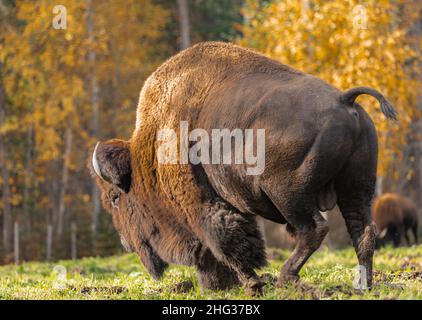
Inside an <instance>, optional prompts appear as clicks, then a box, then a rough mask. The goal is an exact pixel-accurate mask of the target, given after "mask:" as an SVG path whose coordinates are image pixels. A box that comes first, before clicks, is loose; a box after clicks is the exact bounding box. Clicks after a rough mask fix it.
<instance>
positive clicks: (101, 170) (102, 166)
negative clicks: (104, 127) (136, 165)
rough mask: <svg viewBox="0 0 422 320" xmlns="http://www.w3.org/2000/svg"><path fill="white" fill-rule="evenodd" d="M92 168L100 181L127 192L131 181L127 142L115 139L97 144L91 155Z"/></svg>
mask: <svg viewBox="0 0 422 320" xmlns="http://www.w3.org/2000/svg"><path fill="white" fill-rule="evenodd" d="M92 167H93V169H94V172H95V173H96V174H97V176H99V177H100V178H101V179H103V180H105V181H107V182H109V183H111V184H113V185H115V186H117V187H118V188H120V189H121V190H122V191H124V192H125V193H128V192H129V190H130V184H131V180H132V170H131V166H130V150H129V142H127V141H123V140H117V139H112V140H109V141H106V142H98V143H97V145H96V146H95V149H94V153H93V154H92Z"/></svg>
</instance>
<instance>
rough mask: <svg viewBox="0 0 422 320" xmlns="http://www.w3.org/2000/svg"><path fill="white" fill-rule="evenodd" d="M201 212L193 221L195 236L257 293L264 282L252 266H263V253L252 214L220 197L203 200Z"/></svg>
mask: <svg viewBox="0 0 422 320" xmlns="http://www.w3.org/2000/svg"><path fill="white" fill-rule="evenodd" d="M201 216H202V218H201V219H199V220H196V221H195V224H194V229H195V230H196V233H197V236H198V237H199V238H200V239H201V240H202V241H203V243H204V244H205V246H207V247H208V248H209V249H210V250H211V252H212V254H213V256H214V257H215V258H216V259H217V260H218V261H219V262H221V263H222V264H224V265H225V266H226V267H227V268H229V269H230V270H233V271H234V272H235V273H236V275H237V278H238V280H239V281H240V283H241V284H242V285H243V286H244V287H245V288H246V290H247V291H248V292H250V293H252V294H255V293H260V292H261V290H262V287H263V286H264V284H263V283H262V282H261V280H260V279H259V277H258V275H257V274H256V273H255V271H254V268H260V267H262V266H264V265H265V264H266V257H265V243H264V240H263V237H262V235H261V232H260V230H259V228H258V225H257V223H256V217H255V216H253V215H250V214H242V213H240V212H238V211H237V210H236V209H234V208H233V207H232V206H230V205H229V204H227V203H225V202H223V201H217V202H214V203H211V204H206V205H205V206H204V207H203V208H202V212H201ZM219 268H221V267H219Z"/></svg>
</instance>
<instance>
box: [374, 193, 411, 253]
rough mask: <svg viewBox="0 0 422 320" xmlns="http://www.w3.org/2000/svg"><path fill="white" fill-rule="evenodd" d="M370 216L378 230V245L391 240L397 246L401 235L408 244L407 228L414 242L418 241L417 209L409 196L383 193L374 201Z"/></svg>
mask: <svg viewBox="0 0 422 320" xmlns="http://www.w3.org/2000/svg"><path fill="white" fill-rule="evenodd" d="M372 218H373V220H374V222H375V224H376V225H377V227H378V230H379V231H380V232H379V235H378V239H377V245H378V246H382V245H385V244H386V243H388V242H390V241H392V242H393V245H394V246H395V247H398V246H399V245H400V243H401V239H402V236H403V235H404V237H405V239H406V242H407V244H408V245H410V239H409V235H408V232H409V230H410V231H412V233H413V237H414V240H415V243H417V242H418V209H417V207H416V204H415V203H414V202H413V201H412V200H410V199H409V198H406V197H403V196H401V195H399V194H396V193H385V194H383V195H382V196H380V197H378V198H377V199H376V200H375V201H374V204H373V206H372Z"/></svg>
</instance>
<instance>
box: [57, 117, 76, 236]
mask: <svg viewBox="0 0 422 320" xmlns="http://www.w3.org/2000/svg"><path fill="white" fill-rule="evenodd" d="M72 140H73V132H72V126H71V125H70V124H69V125H68V126H67V127H66V132H65V150H64V156H63V167H62V178H61V184H60V196H59V206H58V211H57V239H58V240H59V241H61V239H62V236H63V224H64V214H65V209H66V206H65V197H66V192H67V186H68V182H69V163H70V155H71V152H72Z"/></svg>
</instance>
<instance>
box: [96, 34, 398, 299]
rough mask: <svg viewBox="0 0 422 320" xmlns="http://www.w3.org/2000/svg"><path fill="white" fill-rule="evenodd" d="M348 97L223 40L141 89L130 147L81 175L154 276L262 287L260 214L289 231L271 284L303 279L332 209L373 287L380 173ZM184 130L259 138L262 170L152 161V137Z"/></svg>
mask: <svg viewBox="0 0 422 320" xmlns="http://www.w3.org/2000/svg"><path fill="white" fill-rule="evenodd" d="M360 94H369V95H372V96H373V97H375V98H376V99H378V101H379V102H380V106H381V111H382V112H383V113H384V114H385V115H386V116H387V118H390V119H395V117H396V113H395V111H394V108H393V107H392V106H391V104H390V103H389V102H388V101H387V100H386V99H385V98H384V97H383V96H382V95H381V94H380V93H379V92H378V91H376V90H374V89H371V88H366V87H359V88H355V89H351V90H349V91H347V92H345V93H343V92H341V91H339V90H337V89H336V88H334V87H332V86H330V85H329V84H327V83H325V82H324V81H322V80H320V79H318V78H315V77H313V76H310V75H307V74H304V73H302V72H300V71H297V70H294V69H292V68H290V67H288V66H285V65H282V64H280V63H278V62H276V61H273V60H271V59H268V58H266V57H265V56H262V55H260V54H257V53H255V52H253V51H250V50H246V49H243V48H240V47H238V46H235V45H232V44H227V43H216V42H210V43H201V44H198V45H195V46H193V47H191V48H189V49H187V50H185V51H183V52H181V53H179V54H178V55H176V56H174V57H172V58H171V59H169V60H168V61H167V62H165V63H164V64H163V65H162V66H161V67H159V68H158V69H157V70H156V71H155V72H154V73H153V74H152V75H151V76H150V77H149V78H148V80H147V81H146V82H145V84H144V86H143V88H142V91H141V94H140V98H139V104H138V109H137V119H136V128H135V130H134V133H133V135H132V137H131V139H130V140H129V141H123V140H117V139H112V140H109V141H106V142H101V143H99V144H98V145H97V146H96V147H95V150H94V153H93V156H92V161H90V164H89V167H90V168H91V172H92V174H93V176H94V177H95V179H96V182H97V184H98V186H99V188H100V190H101V197H102V202H103V205H104V207H105V209H106V210H107V211H108V212H110V213H111V215H112V218H113V223H114V225H115V227H116V229H117V230H118V232H119V234H120V236H121V239H122V243H123V244H124V246H125V247H126V248H127V249H129V250H133V251H135V252H137V253H138V255H139V256H140V258H141V261H142V262H143V264H144V265H145V267H146V268H147V269H148V271H149V272H150V273H151V274H152V276H153V277H155V278H159V277H160V276H161V275H162V273H163V272H164V270H165V268H166V267H167V264H168V263H176V264H182V265H195V266H196V268H197V276H198V280H199V283H200V285H201V287H202V288H209V289H226V288H230V287H232V286H234V285H237V284H239V283H240V284H242V285H244V286H246V288H247V289H249V290H251V292H259V291H260V290H261V288H262V286H263V284H262V282H261V281H260V279H259V278H258V276H257V274H256V273H255V270H254V269H256V268H260V267H262V266H264V265H265V263H266V258H265V248H264V241H263V239H262V235H261V233H260V230H259V228H258V226H257V223H256V219H255V218H256V215H261V216H263V217H264V218H266V219H270V220H272V221H275V222H278V223H283V224H286V223H287V227H288V230H289V231H290V232H291V233H292V234H293V235H294V236H295V237H296V248H295V250H294V251H293V254H292V256H291V257H290V258H289V259H288V260H287V261H286V262H285V264H284V266H283V268H282V270H281V274H280V277H279V281H278V285H279V286H283V285H285V284H286V283H291V282H296V281H298V280H299V271H300V269H301V268H302V266H303V265H304V264H305V262H306V261H307V260H308V258H309V257H310V256H311V255H312V253H313V252H314V251H315V250H317V249H318V248H319V246H320V244H321V242H322V241H323V239H324V237H325V235H326V234H327V232H328V226H327V222H326V221H325V219H324V218H323V217H322V216H321V214H320V210H328V209H330V208H332V207H333V206H335V205H336V204H338V205H339V207H340V209H341V211H342V214H343V217H344V218H345V221H346V225H347V228H348V231H349V233H350V236H351V238H352V240H353V245H354V247H355V250H356V254H357V257H358V260H359V264H360V265H361V266H363V267H365V268H366V271H367V272H366V275H367V279H366V280H367V284H368V286H369V287H370V286H371V281H372V256H373V251H374V239H375V228H374V225H373V224H372V221H371V213H370V212H371V211H370V205H371V200H372V196H373V193H374V185H375V179H376V167H377V138H376V132H375V128H374V125H373V123H372V121H371V119H370V118H369V116H368V115H367V113H366V112H365V111H364V110H363V108H362V107H361V106H360V105H359V104H357V103H355V99H356V98H357V97H358V96H359V95H360ZM182 121H187V123H189V126H190V127H191V128H201V129H204V130H206V131H207V132H208V134H209V133H210V132H211V131H212V129H221V128H227V129H229V130H233V129H235V128H241V129H252V130H258V129H265V170H264V172H263V173H262V174H261V175H256V176H250V175H247V174H246V167H245V165H242V164H202V163H200V164H197V165H193V164H181V163H180V162H178V164H172V165H163V164H160V163H159V162H158V161H157V149H158V148H159V145H158V141H157V133H158V132H159V131H160V130H161V129H166V128H168V129H172V130H175V129H176V128H178V127H179V125H180V123H181V122H182Z"/></svg>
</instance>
